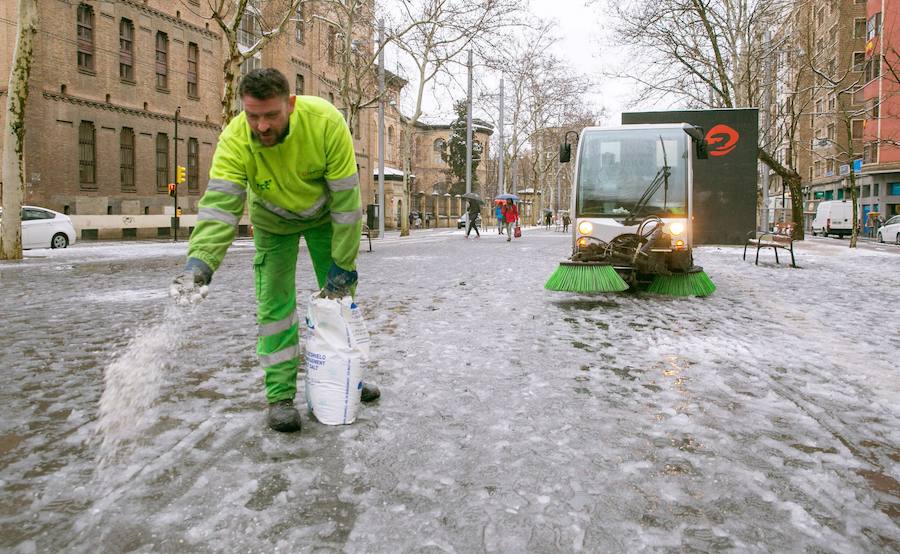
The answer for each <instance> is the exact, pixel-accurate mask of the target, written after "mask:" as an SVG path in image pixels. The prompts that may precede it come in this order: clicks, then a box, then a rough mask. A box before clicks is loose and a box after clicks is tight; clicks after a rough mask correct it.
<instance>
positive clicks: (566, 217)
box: [562, 214, 572, 233]
mask: <svg viewBox="0 0 900 554" xmlns="http://www.w3.org/2000/svg"><path fill="white" fill-rule="evenodd" d="M562 220H563V233H567V232H568V231H569V223H572V220H571V219H570V218H569V214H563V217H562Z"/></svg>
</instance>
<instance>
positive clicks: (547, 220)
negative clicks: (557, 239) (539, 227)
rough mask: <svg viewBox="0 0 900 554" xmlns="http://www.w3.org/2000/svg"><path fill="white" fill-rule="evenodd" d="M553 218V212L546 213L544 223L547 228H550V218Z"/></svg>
mask: <svg viewBox="0 0 900 554" xmlns="http://www.w3.org/2000/svg"><path fill="white" fill-rule="evenodd" d="M552 218H553V212H545V213H544V225H546V226H547V230H548V231H549V230H550V220H551V219H552Z"/></svg>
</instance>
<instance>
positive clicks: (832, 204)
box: [812, 200, 853, 237]
mask: <svg viewBox="0 0 900 554" xmlns="http://www.w3.org/2000/svg"><path fill="white" fill-rule="evenodd" d="M812 232H813V235H822V236H823V237H827V236H828V235H837V236H839V237H841V236H845V235H849V234H850V233H851V232H853V205H852V204H851V203H850V202H847V201H846V200H824V201H822V202H819V205H818V207H817V208H816V217H814V218H813V222H812Z"/></svg>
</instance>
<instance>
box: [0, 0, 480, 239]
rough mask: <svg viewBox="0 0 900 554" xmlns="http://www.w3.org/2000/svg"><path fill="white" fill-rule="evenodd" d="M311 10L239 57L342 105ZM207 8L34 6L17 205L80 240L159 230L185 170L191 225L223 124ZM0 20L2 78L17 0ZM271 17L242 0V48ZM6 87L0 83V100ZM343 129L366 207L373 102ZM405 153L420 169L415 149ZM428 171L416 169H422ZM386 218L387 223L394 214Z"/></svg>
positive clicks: (372, 162)
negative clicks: (46, 213)
mask: <svg viewBox="0 0 900 554" xmlns="http://www.w3.org/2000/svg"><path fill="white" fill-rule="evenodd" d="M268 6H270V8H271V6H272V4H268ZM262 9H266V8H265V5H264V6H263V7H262ZM320 9H324V8H322V7H321V6H319V5H318V4H316V3H303V4H301V8H300V9H298V12H297V13H296V14H295V16H294V17H293V18H292V20H291V21H290V22H289V23H288V25H287V27H286V28H285V30H284V31H283V32H282V34H281V35H279V36H278V37H277V38H275V39H274V40H273V41H271V42H270V43H269V44H267V45H266V47H265V48H263V49H262V50H261V51H260V52H259V53H257V54H256V55H254V56H253V57H252V58H250V59H248V60H246V61H245V62H244V63H243V64H242V67H241V73H242V74H243V73H246V72H247V71H249V70H251V69H254V68H257V67H274V68H277V69H279V70H280V71H281V72H282V73H284V74H285V75H286V76H287V77H288V80H289V82H291V84H292V86H293V88H294V91H293V92H295V93H296V94H300V95H313V96H319V97H321V98H325V99H327V100H329V101H331V102H332V103H333V104H335V105H336V106H338V108H339V109H342V106H341V103H342V102H341V96H340V83H339V79H340V74H341V66H340V56H339V48H340V40H339V37H340V36H341V35H340V33H339V30H338V29H337V28H336V27H335V25H334V24H333V23H332V22H331V21H333V20H334V18H333V17H325V16H323V15H322V14H320V13H317V12H316V10H320ZM210 10H211V8H210V6H209V3H207V2H202V1H201V0H184V2H178V3H175V2H169V1H166V0H117V1H111V0H80V1H62V0H38V11H39V17H40V22H41V24H40V27H39V32H38V35H37V37H36V39H35V49H34V61H33V65H32V72H31V77H30V82H29V85H30V94H29V98H28V103H27V111H26V125H27V132H26V135H25V137H26V139H25V140H26V144H25V166H26V181H27V184H26V191H25V203H26V204H34V205H41V206H45V207H48V208H51V209H54V210H58V211H60V212H63V213H67V214H71V215H72V216H73V220H75V223H76V228H80V229H79V231H80V235H81V238H100V237H103V238H120V237H123V236H124V237H137V236H148V235H149V236H168V235H169V232H170V230H169V228H168V227H169V216H171V215H174V214H175V212H176V205H175V201H174V199H173V198H171V197H170V196H169V193H168V184H169V183H172V182H174V180H175V168H176V166H177V165H181V166H184V167H185V168H186V177H187V179H186V182H185V183H184V184H181V185H179V186H178V200H177V207H178V208H180V211H181V213H182V214H183V218H182V219H183V221H182V225H183V226H190V225H191V224H192V223H191V222H192V221H193V220H194V219H193V218H195V217H196V216H195V214H196V211H197V203H198V201H199V199H200V197H201V195H202V194H203V192H204V191H205V189H206V183H207V180H208V174H209V167H210V163H211V160H212V155H213V153H214V151H215V147H216V141H217V137H218V134H219V132H220V130H221V124H222V111H223V109H222V94H223V89H224V82H225V79H224V72H223V66H224V62H225V58H226V57H227V55H228V48H227V41H226V39H225V38H224V37H223V34H222V32H221V30H220V29H219V27H218V25H217V24H216V23H215V22H214V21H213V19H212V18H211V11H210ZM325 15H328V14H325ZM0 16H2V21H0V75H4V76H6V75H8V74H9V69H10V64H11V61H12V55H13V49H14V44H15V37H16V27H15V22H16V19H17V17H16V5H15V2H3V3H2V4H0ZM276 19H277V14H266V13H264V12H263V11H261V8H260V4H259V2H254V1H252V0H251V2H250V4H249V7H248V12H247V14H245V16H244V17H243V18H242V20H241V23H240V29H239V31H238V35H237V39H238V44H239V45H240V46H241V48H242V49H247V48H249V47H251V46H252V45H253V44H254V43H255V42H256V41H257V40H259V38H260V37H261V35H262V33H263V32H264V31H263V28H264V26H263V24H262V22H263V21H264V20H265V21H269V22H271V21H274V20H276ZM357 28H358V29H359V30H358V33H357V31H356V30H355V31H354V38H355V39H356V40H354V41H353V44H354V45H356V44H359V45H362V46H361V47H363V48H366V46H365V45H366V44H367V42H366V41H367V40H368V39H369V38H370V37H371V36H372V34H373V33H372V28H371V25H370V24H367V23H366V22H365V21H362V22H358V23H357V26H354V29H357ZM357 34H358V35H359V36H356V35H357ZM4 81H5V79H4ZM373 82H374V80H373ZM405 84H406V82H405V81H404V80H403V79H402V78H400V77H397V76H392V77H391V78H390V79H389V80H388V88H389V91H390V96H391V99H392V100H393V101H391V102H388V103H386V104H387V110H386V121H387V123H388V125H387V131H386V158H387V164H388V165H389V166H392V167H395V168H400V167H402V164H400V163H399V161H400V138H401V137H400V135H401V133H402V117H401V115H400V113H399V111H398V110H397V105H398V100H399V94H400V92H401V90H402V88H403V86H404V85H405ZM5 86H6V83H5V82H4V83H2V84H0V101H2V102H4V103H5V101H6V91H5ZM375 93H376V91H372V94H371V96H374V95H375ZM237 102H238V108H239V101H237ZM343 111H344V112H345V114H346V113H347V110H346V109H343ZM176 120H177V124H176ZM0 123H5V113H0ZM351 131H352V135H353V139H354V146H355V150H356V157H357V163H358V165H359V174H360V186H361V194H362V198H363V204H364V205H366V204H374V203H376V201H377V199H376V196H377V180H376V179H377V175H376V173H377V166H378V140H377V139H378V137H377V132H378V127H377V109H376V106H375V105H369V106H366V107H364V108H363V109H361V110H360V111H359V114H358V117H356V118H354V120H353V123H352V125H351ZM431 132H438V133H439V132H440V130H438V129H435V130H431V129H426V128H424V127H422V128H421V129H419V128H417V130H416V131H415V133H416V135H417V137H418V136H419V135H421V134H422V133H431ZM176 133H177V140H176ZM484 142H485V144H486V142H487V141H486V140H485V141H484ZM417 144H418V142H414V151H416V150H415V149H416V145H417ZM0 147H2V145H0ZM413 160H414V165H413V170H412V172H413V173H414V174H415V173H416V172H417V171H418V170H419V168H417V167H416V166H415V161H416V160H417V157H416V155H415V154H414V157H413ZM431 169H432V166H431V165H428V166H423V168H422V174H423V175H430V171H431ZM386 188H387V190H386V192H385V200H386V203H387V206H388V207H389V209H388V214H391V213H396V211H397V210H396V208H397V204H398V202H401V201H402V200H401V198H402V194H401V193H402V191H401V190H400V189H401V188H402V187H398V186H397V184H396V182H395V181H392V182H391V183H390V185H389V186H387V187H386ZM242 223H243V224H246V223H247V221H246V220H244V221H242ZM386 223H388V225H387V227H388V228H394V227H395V226H396V225H395V223H396V217H387V218H386Z"/></svg>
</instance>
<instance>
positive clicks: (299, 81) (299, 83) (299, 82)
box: [294, 73, 306, 95]
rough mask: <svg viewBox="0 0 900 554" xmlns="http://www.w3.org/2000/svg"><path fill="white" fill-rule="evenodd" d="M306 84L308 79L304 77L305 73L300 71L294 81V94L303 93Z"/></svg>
mask: <svg viewBox="0 0 900 554" xmlns="http://www.w3.org/2000/svg"><path fill="white" fill-rule="evenodd" d="M305 84H306V80H305V79H304V78H303V75H300V74H299V73H298V74H297V77H296V80H295V81H294V94H297V95H302V94H303V88H304V86H305Z"/></svg>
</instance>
